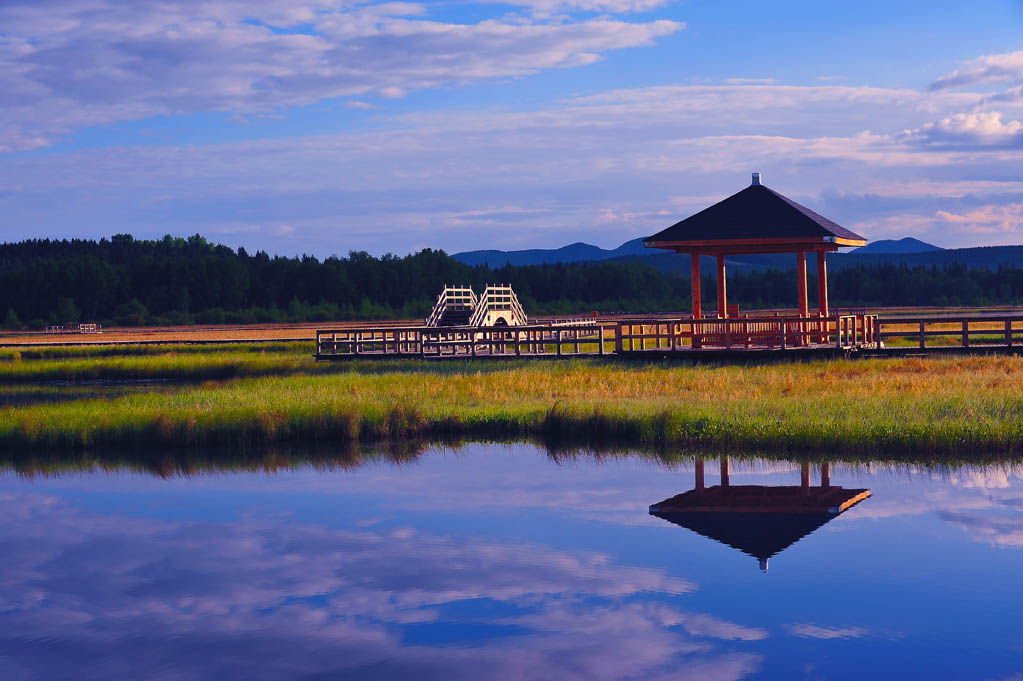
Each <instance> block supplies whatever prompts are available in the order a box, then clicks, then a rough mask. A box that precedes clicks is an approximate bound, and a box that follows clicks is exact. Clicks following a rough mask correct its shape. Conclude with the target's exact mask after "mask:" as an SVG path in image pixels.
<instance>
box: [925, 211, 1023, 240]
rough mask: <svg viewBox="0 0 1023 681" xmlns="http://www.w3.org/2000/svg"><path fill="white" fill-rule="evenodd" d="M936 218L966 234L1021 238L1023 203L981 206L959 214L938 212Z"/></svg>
mask: <svg viewBox="0 0 1023 681" xmlns="http://www.w3.org/2000/svg"><path fill="white" fill-rule="evenodd" d="M936 217H937V218H938V219H940V220H942V221H944V222H946V223H949V224H952V225H955V226H956V228H957V229H961V230H963V231H966V232H973V233H977V234H1000V233H1002V234H1004V233H1008V234H1012V235H1014V236H1018V237H1023V203H1009V204H1001V205H987V206H981V207H980V208H977V209H975V210H971V211H968V212H965V213H961V214H960V213H952V212H949V211H945V210H939V211H938V212H937V213H936Z"/></svg>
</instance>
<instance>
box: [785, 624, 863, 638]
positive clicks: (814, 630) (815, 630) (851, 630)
mask: <svg viewBox="0 0 1023 681" xmlns="http://www.w3.org/2000/svg"><path fill="white" fill-rule="evenodd" d="M787 629H788V631H789V633H790V634H792V635H793V636H799V637H800V638H816V639H833V638H861V637H863V636H866V635H868V634H869V633H870V632H869V631H867V630H866V629H864V628H863V627H822V626H818V625H816V624H806V623H802V624H790V625H789V626H788V627H787Z"/></svg>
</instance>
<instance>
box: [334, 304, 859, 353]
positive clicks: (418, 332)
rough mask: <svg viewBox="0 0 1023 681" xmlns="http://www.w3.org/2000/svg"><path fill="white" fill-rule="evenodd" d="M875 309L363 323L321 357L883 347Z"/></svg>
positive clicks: (341, 334) (340, 335)
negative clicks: (537, 321)
mask: <svg viewBox="0 0 1023 681" xmlns="http://www.w3.org/2000/svg"><path fill="white" fill-rule="evenodd" d="M877 343H878V334H877V319H876V317H875V316H874V315H864V314H859V315H836V316H832V317H823V318H822V317H790V318H785V317H763V318H756V317H739V318H735V319H674V320H664V319H650V320H628V321H623V322H617V323H601V322H592V323H588V324H580V325H557V324H545V325H529V326H518V327H507V326H487V327H468V326H461V327H393V326H392V327H377V328H371V327H363V328H347V329H326V330H321V331H317V332H316V355H317V357H320V358H324V359H329V358H341V357H362V356H367V357H370V356H407V357H414V356H418V357H428V358H440V357H497V356H507V357H522V356H554V357H560V356H574V355H598V356H599V355H612V354H614V355H622V354H636V353H643V352H655V353H656V352H662V353H663V352H682V351H685V352H690V351H701V350H740V349H742V350H756V349H789V348H793V349H794V348H809V347H814V348H835V349H850V348H859V347H877Z"/></svg>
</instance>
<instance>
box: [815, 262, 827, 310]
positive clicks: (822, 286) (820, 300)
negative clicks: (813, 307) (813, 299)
mask: <svg viewBox="0 0 1023 681" xmlns="http://www.w3.org/2000/svg"><path fill="white" fill-rule="evenodd" d="M826 255H827V252H826V251H817V309H818V310H819V311H820V313H821V317H827V316H828V263H827V261H826V260H825V259H824V257H825V256H826Z"/></svg>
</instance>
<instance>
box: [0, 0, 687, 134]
mask: <svg viewBox="0 0 1023 681" xmlns="http://www.w3.org/2000/svg"><path fill="white" fill-rule="evenodd" d="M508 4H512V5H514V4H516V3H515V2H512V3H508ZM523 4H524V5H525V6H527V7H534V8H535V7H546V8H548V9H555V8H556V7H558V6H564V7H566V8H573V7H574V8H576V9H592V10H595V9H601V10H602V11H607V12H611V11H629V10H635V9H641V8H644V7H648V6H654V5H656V4H659V3H651V2H648V1H646V0H633V1H631V2H624V3H622V2H614V1H607V2H588V1H585V0H583V1H582V2H575V3H572V2H569V3H567V4H565V3H543V2H541V3H539V4H537V3H529V2H526V3H523ZM0 26H2V27H3V32H2V34H0V73H3V74H4V87H3V88H2V90H0V111H2V118H0V152H4V151H8V152H9V151H19V150H26V149H33V148H38V147H42V146H46V145H48V144H50V143H52V141H53V140H54V138H56V137H58V136H60V135H64V134H67V133H69V132H72V131H74V130H77V129H81V128H83V127H86V126H94V125H101V124H108V123H116V122H120V121H131V120H138V119H143V118H150V117H154V116H171V115H182V114H191V113H197V112H208V111H223V112H233V113H242V114H253V113H255V114H259V113H267V112H273V111H278V110H281V109H283V108H287V107H294V106H302V105H306V104H311V103H314V102H317V101H320V100H323V99H331V98H337V97H345V96H360V97H363V96H377V97H401V96H403V95H404V94H405V93H407V92H409V91H412V90H419V89H424V88H436V87H441V86H447V85H453V84H466V83H474V82H480V81H485V80H491V79H497V78H510V77H519V76H525V75H529V74H533V73H536V72H538V71H541V70H544V69H552V68H566V67H573V66H580V65H585V64H589V63H592V62H594V61H596V60H598V59H600V57H601V55H602V54H603V53H605V52H608V51H611V50H619V49H623V48H627V47H636V46H640V45H650V44H651V43H652V42H653V41H654V40H655V39H657V38H658V37H661V36H665V35H669V34H671V33H674V32H676V31H678V30H680V29H682V28H683V25H682V24H680V23H678V22H675V21H668V20H654V21H645V22H636V23H634V22H628V21H622V20H620V19H615V18H613V17H612V16H607V15H605V16H599V17H583V18H579V19H565V18H562V19H561V20H558V21H547V20H544V19H542V18H537V17H530V18H524V17H521V16H517V17H503V16H500V15H496V16H494V17H491V18H486V19H483V20H479V21H476V22H475V23H454V22H450V21H440V20H435V19H432V18H431V16H430V8H429V6H428V5H426V4H419V3H405V2H384V3H373V4H365V3H359V2H348V1H345V0H299V1H297V2H293V3H285V4H281V3H278V2H269V1H268V0H257V1H255V2H240V1H238V0H212V1H210V2H205V1H199V0H166V1H165V0H160V1H157V0H139V1H138V2H130V3H125V2H117V1H115V0H57V1H55V2H47V3H45V4H40V3H37V2H26V1H15V2H6V3H3V5H2V6H0Z"/></svg>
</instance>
